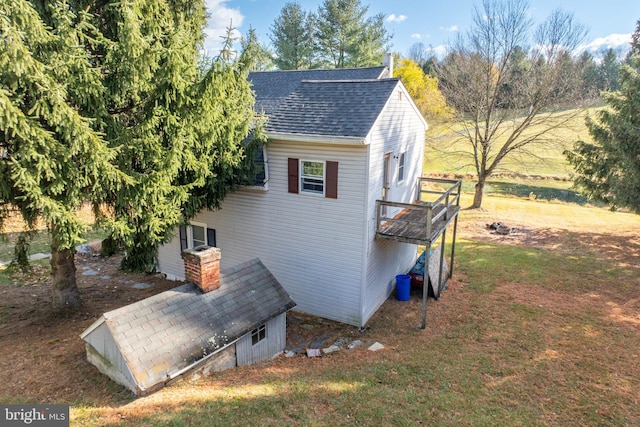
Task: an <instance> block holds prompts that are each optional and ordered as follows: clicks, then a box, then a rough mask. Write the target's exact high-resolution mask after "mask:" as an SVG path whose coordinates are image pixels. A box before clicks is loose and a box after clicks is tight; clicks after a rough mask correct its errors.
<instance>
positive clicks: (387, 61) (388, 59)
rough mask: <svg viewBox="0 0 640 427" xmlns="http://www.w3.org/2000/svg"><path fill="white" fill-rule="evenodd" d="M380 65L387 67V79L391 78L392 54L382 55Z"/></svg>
mask: <svg viewBox="0 0 640 427" xmlns="http://www.w3.org/2000/svg"><path fill="white" fill-rule="evenodd" d="M382 65H384V66H385V67H387V70H388V71H387V77H388V78H392V77H393V53H385V54H384V55H382Z"/></svg>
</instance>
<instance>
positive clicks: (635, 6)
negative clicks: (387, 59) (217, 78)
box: [205, 0, 640, 55]
mask: <svg viewBox="0 0 640 427" xmlns="http://www.w3.org/2000/svg"><path fill="white" fill-rule="evenodd" d="M287 1H291V0H227V1H223V0H206V3H207V9H208V11H209V13H210V14H211V16H210V18H209V22H208V27H207V29H206V32H207V41H206V43H205V49H206V50H207V52H208V53H209V54H210V55H215V54H216V53H217V52H218V49H219V48H218V46H219V42H220V40H221V39H220V36H221V35H223V34H224V33H225V28H226V27H228V26H229V24H230V23H232V25H233V27H235V28H237V29H238V30H239V31H240V32H241V33H243V34H244V33H246V32H247V30H248V29H249V28H250V27H252V28H254V29H255V30H256V32H257V34H258V38H259V40H260V42H262V43H265V44H267V43H269V37H268V34H269V32H270V27H271V26H272V24H273V21H274V20H275V19H276V17H277V16H278V15H279V14H280V10H281V9H282V7H283V6H284V5H285V3H287ZM321 2H322V0H300V1H298V3H300V4H301V5H302V7H303V9H305V10H307V11H317V9H318V6H319V5H320V4H321ZM362 4H363V5H369V14H370V15H374V14H378V13H383V14H384V15H385V26H386V28H387V30H388V31H389V32H390V33H391V34H393V38H392V40H391V43H392V48H391V50H392V51H394V52H400V53H401V54H403V55H407V53H408V50H409V47H410V46H411V45H413V44H414V43H417V42H421V43H423V44H424V45H425V46H427V47H432V48H433V49H434V51H436V52H439V53H440V52H443V51H444V49H445V47H446V45H447V42H449V41H450V40H452V39H453V38H455V36H456V34H457V33H459V32H465V31H466V30H467V29H468V28H469V26H470V24H471V17H472V11H473V6H474V4H477V5H480V4H481V0H476V1H473V0H448V1H447V0H385V1H382V0H369V1H367V0H362ZM529 5H530V10H529V11H530V13H531V15H532V18H533V19H534V20H535V21H536V22H541V21H542V20H543V19H544V18H545V17H547V16H548V15H549V13H550V12H551V11H553V10H555V9H557V8H561V9H562V10H564V11H567V12H572V13H573V14H574V16H575V17H576V18H577V19H578V20H579V21H580V22H581V23H582V24H584V25H585V26H586V27H587V28H588V29H589V34H588V36H587V39H586V40H585V45H584V46H583V49H587V50H589V51H591V52H592V53H597V52H598V51H601V50H602V49H606V48H608V47H613V48H618V47H621V48H624V49H626V48H627V46H628V44H629V41H630V36H631V33H632V32H633V31H634V29H635V26H636V22H637V21H638V19H640V1H639V0H530V1H529Z"/></svg>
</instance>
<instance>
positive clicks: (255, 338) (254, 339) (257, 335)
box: [251, 323, 268, 346]
mask: <svg viewBox="0 0 640 427" xmlns="http://www.w3.org/2000/svg"><path fill="white" fill-rule="evenodd" d="M267 337H268V331H267V324H266V323H264V324H262V325H260V326H258V327H257V328H255V329H254V330H253V331H251V345H252V346H255V345H259V344H260V343H261V342H263V341H266V339H267Z"/></svg>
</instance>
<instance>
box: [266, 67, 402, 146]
mask: <svg viewBox="0 0 640 427" xmlns="http://www.w3.org/2000/svg"><path fill="white" fill-rule="evenodd" d="M397 86H398V79H383V80H339V81H338V80H305V81H302V82H300V84H299V85H298V87H297V88H296V89H295V90H294V91H293V92H292V93H291V94H290V95H289V96H287V98H286V99H285V100H284V101H283V102H281V103H280V106H279V107H278V108H277V109H276V110H275V111H274V112H273V113H272V114H271V115H270V116H269V122H268V124H267V128H266V129H267V131H271V132H278V133H288V134H301V135H325V136H347V137H359V138H365V137H366V136H367V135H368V134H369V132H370V131H371V128H372V127H373V124H374V123H375V121H376V119H377V118H378V116H379V115H380V113H381V112H382V110H383V108H384V106H385V105H386V104H387V102H388V100H389V98H390V96H391V94H392V93H393V91H394V89H395V88H396V87H397Z"/></svg>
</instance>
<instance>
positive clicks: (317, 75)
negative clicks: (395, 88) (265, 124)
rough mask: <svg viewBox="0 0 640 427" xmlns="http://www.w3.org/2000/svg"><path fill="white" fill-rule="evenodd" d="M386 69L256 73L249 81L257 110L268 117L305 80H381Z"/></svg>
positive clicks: (381, 67) (250, 75)
mask: <svg viewBox="0 0 640 427" xmlns="http://www.w3.org/2000/svg"><path fill="white" fill-rule="evenodd" d="M385 69H386V67H384V66H380V67H369V68H338V69H332V70H292V71H255V72H252V73H250V74H249V81H251V84H252V86H253V90H254V91H255V94H256V105H255V109H256V111H257V112H262V111H264V113H265V114H266V115H267V116H270V115H271V113H273V112H274V111H275V110H276V109H277V108H278V106H279V105H280V103H281V102H282V101H284V99H285V98H287V96H289V94H291V92H293V91H294V90H295V89H296V88H297V87H298V85H299V84H300V83H301V82H302V81H303V80H365V79H371V80H375V79H379V78H381V77H382V75H383V73H384V71H385Z"/></svg>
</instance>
